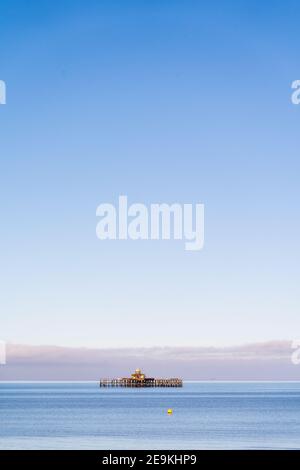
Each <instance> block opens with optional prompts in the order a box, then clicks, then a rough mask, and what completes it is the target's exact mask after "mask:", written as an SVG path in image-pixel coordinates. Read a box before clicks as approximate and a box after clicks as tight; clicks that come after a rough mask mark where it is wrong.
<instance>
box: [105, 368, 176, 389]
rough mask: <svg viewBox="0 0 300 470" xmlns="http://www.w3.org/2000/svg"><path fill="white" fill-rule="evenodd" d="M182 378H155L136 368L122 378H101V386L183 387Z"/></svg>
mask: <svg viewBox="0 0 300 470" xmlns="http://www.w3.org/2000/svg"><path fill="white" fill-rule="evenodd" d="M182 385H183V384H182V379H178V378H170V379H155V378H153V377H146V376H145V374H143V373H142V371H141V369H136V371H135V373H134V374H131V377H123V378H120V379H100V387H182Z"/></svg>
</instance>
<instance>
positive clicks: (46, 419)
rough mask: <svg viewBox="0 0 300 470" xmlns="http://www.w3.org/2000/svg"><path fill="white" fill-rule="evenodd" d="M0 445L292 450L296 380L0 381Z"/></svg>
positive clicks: (298, 409) (299, 400) (299, 440)
mask: <svg viewBox="0 0 300 470" xmlns="http://www.w3.org/2000/svg"><path fill="white" fill-rule="evenodd" d="M168 408H172V409H173V410H174V412H173V414H172V415H168V414H167V409H168ZM0 448H1V449H216V448H221V449H240V448H242V449H269V448H276V449H287V448H288V449H290V448H300V383H218V382H211V383H203V382H200V383H186V384H185V385H184V387H183V388H182V389H158V388H157V389H138V390H136V389H132V390H130V389H120V388H119V389H113V388H112V389H100V388H99V387H98V385H97V383H91V382H89V383H18V384H17V383H2V384H1V383H0Z"/></svg>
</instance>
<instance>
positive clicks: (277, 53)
mask: <svg viewBox="0 0 300 470" xmlns="http://www.w3.org/2000/svg"><path fill="white" fill-rule="evenodd" d="M0 9H1V10H0V31H1V41H0V79H2V80H5V81H6V84H7V93H8V95H7V105H6V106H1V107H0V151H1V160H0V188H1V200H0V214H1V225H0V226H1V230H0V240H1V264H0V273H1V279H0V281H1V305H0V315H1V329H0V339H4V340H8V341H14V342H20V343H27V344H59V345H78V346H99V347H102V346H116V347H118V346H137V345H145V346H150V345H178V346H180V345H202V344H214V345H222V344H233V343H242V342H247V341H260V340H268V339H280V338H286V339H290V338H291V339H293V338H295V337H298V336H299V335H300V326H299V315H300V314H299V312H300V308H299V307H300V300H299V277H300V276H299V274H300V273H299V271H300V250H299V239H300V233H299V232H300V230H299V229H300V224H299V215H300V209H299V201H300V198H299V196H300V186H299V170H300V163H299V129H300V106H298V107H297V106H293V105H292V104H291V100H290V95H291V88H290V87H291V83H292V81H293V80H296V79H300V58H299V47H298V43H299V5H298V3H297V2H296V1H287V2H281V1H265V2H261V1H250V0H248V1H223V0H222V1H221V0H219V1H216V2H208V1H206V2H199V1H197V2H196V1H195V2H194V1H189V0H187V1H185V2H182V1H170V0H159V1H150V0H148V1H131V0H128V1H126V2H125V1H121V0H120V1H115V0H109V1H108V0H107V1H93V0H91V1H89V2H86V1H83V0H82V1H74V0H73V1H66V0H62V1H59V2H53V1H37V0H36V1H30V2H29V1H28V2H24V1H17V0H9V1H8V0H2V1H1V5H0ZM119 194H127V195H128V197H129V201H131V202H144V203H145V204H150V203H151V202H167V203H172V202H182V203H183V202H190V203H196V202H202V203H204V204H205V207H206V216H205V222H206V232H205V249H204V250H203V251H201V252H198V253H197V252H196V253H195V252H194V253H193V252H192V253H189V252H186V251H184V248H183V244H182V243H181V242H163V241H156V242H145V241H144V242H130V241H127V242H124V241H123V242H121V241H120V242H101V241H99V240H97V238H96V235H95V228H96V223H97V219H96V217H95V211H96V207H97V206H98V204H100V203H101V202H115V201H117V198H118V195H119Z"/></svg>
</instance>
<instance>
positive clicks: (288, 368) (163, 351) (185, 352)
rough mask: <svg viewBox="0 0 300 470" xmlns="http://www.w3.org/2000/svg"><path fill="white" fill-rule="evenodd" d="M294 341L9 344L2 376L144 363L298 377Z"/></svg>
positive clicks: (232, 376) (190, 373)
mask: <svg viewBox="0 0 300 470" xmlns="http://www.w3.org/2000/svg"><path fill="white" fill-rule="evenodd" d="M291 353H292V349H291V342H290V341H270V342H265V343H252V344H245V345H239V346H231V347H224V348H220V347H153V348H118V349H117V348H116V349H88V348H66V347H58V346H27V345H17V344H8V345H7V365H6V366H4V367H1V369H0V380H98V379H99V377H100V376H102V377H112V376H116V377H118V376H124V375H127V374H129V373H130V372H131V371H132V370H133V369H135V368H136V367H142V368H143V369H144V370H145V372H146V374H148V375H151V376H165V377H168V376H169V377H170V376H180V377H183V378H184V379H194V380H197V379H199V380H211V379H216V380H297V379H300V367H299V368H297V367H296V366H294V365H293V364H292V363H291Z"/></svg>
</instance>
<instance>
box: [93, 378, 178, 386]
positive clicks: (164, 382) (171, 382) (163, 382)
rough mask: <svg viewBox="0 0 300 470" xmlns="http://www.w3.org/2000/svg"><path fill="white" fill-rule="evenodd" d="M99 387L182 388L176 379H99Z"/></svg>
mask: <svg viewBox="0 0 300 470" xmlns="http://www.w3.org/2000/svg"><path fill="white" fill-rule="evenodd" d="M100 387H136V388H138V387H182V380H181V379H177V378H171V379H145V380H135V379H131V378H122V379H101V380H100Z"/></svg>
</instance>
